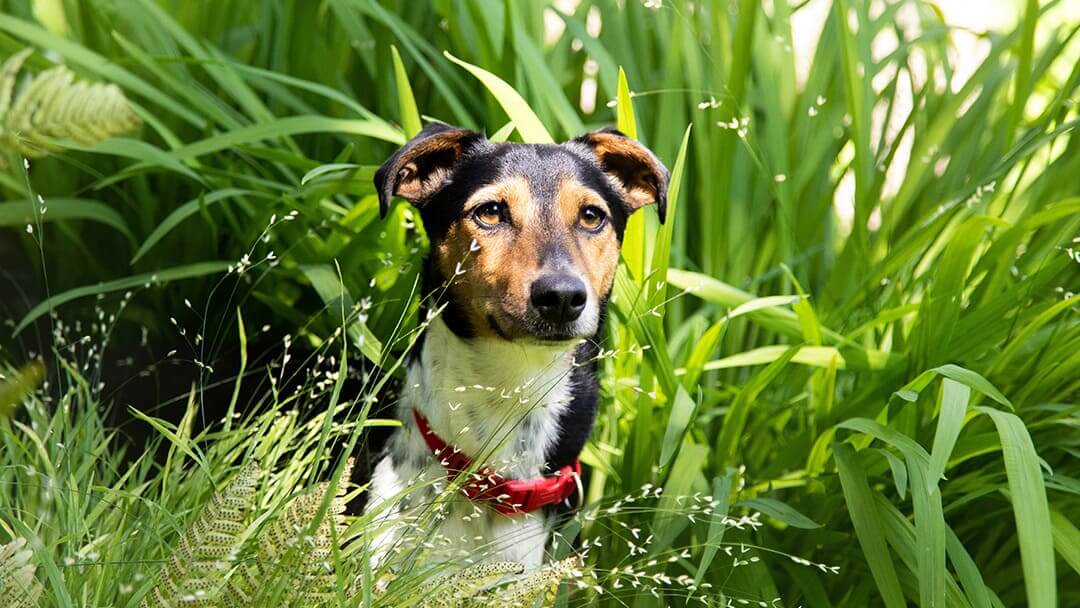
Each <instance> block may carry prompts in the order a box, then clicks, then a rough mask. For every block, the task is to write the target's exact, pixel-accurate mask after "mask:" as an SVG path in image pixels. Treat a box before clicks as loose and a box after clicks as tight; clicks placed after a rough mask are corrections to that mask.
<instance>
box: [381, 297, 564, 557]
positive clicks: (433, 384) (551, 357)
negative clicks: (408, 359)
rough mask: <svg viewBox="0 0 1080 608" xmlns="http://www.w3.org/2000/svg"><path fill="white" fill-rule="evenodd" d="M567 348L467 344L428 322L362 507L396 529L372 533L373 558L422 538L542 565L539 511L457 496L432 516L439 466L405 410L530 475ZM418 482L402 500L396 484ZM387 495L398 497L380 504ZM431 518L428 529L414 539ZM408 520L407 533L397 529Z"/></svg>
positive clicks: (558, 398) (540, 459)
mask: <svg viewBox="0 0 1080 608" xmlns="http://www.w3.org/2000/svg"><path fill="white" fill-rule="evenodd" d="M574 346H575V345H574V344H572V343H566V344H561V345H557V346H548V345H538V344H523V343H518V342H508V341H505V340H500V339H488V338H478V339H472V340H468V341H466V340H462V339H461V338H459V337H457V336H456V335H455V334H454V333H453V332H451V331H450V329H449V328H448V327H446V325H445V323H443V322H442V320H441V319H438V318H436V319H434V320H433V321H432V323H431V325H430V326H429V328H428V329H427V332H426V334H425V337H424V345H423V348H422V351H421V354H420V357H419V360H418V361H416V362H414V363H412V364H411V365H410V366H409V368H408V373H407V380H406V386H405V387H404V390H403V391H402V398H401V402H400V405H399V411H398V416H399V419H400V420H402V421H404V428H402V429H401V430H400V431H398V432H397V433H395V434H394V436H393V437H392V438H391V440H390V447H389V453H388V455H387V456H386V457H384V458H383V460H382V461H380V462H379V464H378V465H377V466H376V468H375V472H374V477H373V479H372V486H371V498H370V499H369V501H368V507H367V509H366V510H367V511H368V512H372V511H373V510H375V509H384V510H382V511H381V512H380V514H379V516H378V519H379V521H381V522H382V523H392V524H393V526H392V527H395V528H396V529H394V530H385V531H382V532H380V534H379V536H378V538H377V539H376V541H375V548H376V549H377V550H376V552H375V553H377V555H376V557H375V559H376V560H378V559H381V556H382V555H384V552H385V551H387V550H390V549H391V548H392V547H397V548H398V549H403V550H405V549H408V548H409V547H407V546H405V545H409V544H411V543H415V542H423V543H429V544H430V545H431V546H430V547H425V548H427V549H428V550H429V551H431V550H432V549H434V553H436V554H439V555H445V557H446V559H461V557H462V556H465V555H467V556H469V557H472V558H474V559H476V560H478V561H479V560H486V561H494V560H512V561H519V562H522V563H524V564H525V565H526V567H527V568H530V569H535V568H538V567H539V566H540V565H541V564H542V563H543V557H544V546H545V545H546V543H547V538H548V535H549V533H550V530H549V529H548V522H547V521H546V518H545V517H544V515H543V512H541V511H537V512H535V513H530V514H526V515H515V516H506V515H501V514H499V513H497V512H495V511H494V510H492V509H490V508H488V507H485V506H482V505H477V504H474V503H472V502H471V501H469V500H468V499H467V498H465V497H464V496H455V497H452V498H451V500H450V501H449V502H448V503H445V505H444V506H441V507H438V508H436V509H434V515H432V513H431V511H432V508H431V504H432V502H433V501H434V500H435V499H436V498H437V497H438V496H439V494H440V492H441V489H442V488H445V481H446V470H445V468H443V466H442V464H440V463H439V462H438V460H437V459H436V458H435V456H434V454H432V453H431V451H430V450H429V448H428V446H427V444H426V443H425V442H424V440H423V438H422V437H421V436H420V433H419V431H418V430H417V429H416V427H415V423H414V422H413V417H412V409H413V408H416V409H417V410H419V411H420V413H421V414H423V415H424V417H425V418H427V420H428V423H429V424H430V426H431V429H432V430H433V431H434V432H435V433H436V434H437V435H438V436H439V437H441V438H442V439H443V441H445V442H447V443H448V444H451V445H453V446H455V447H457V448H458V449H460V450H462V451H463V452H464V453H465V454H466V455H468V456H469V457H470V458H472V459H473V460H474V461H476V462H478V463H483V464H485V465H486V466H489V467H491V468H493V469H495V470H496V471H498V472H499V473H500V474H501V475H503V476H504V477H507V478H514V479H528V478H533V477H538V476H540V475H542V474H543V472H544V468H545V465H546V462H545V460H544V458H545V455H546V453H547V451H548V449H549V448H550V447H551V445H552V443H553V442H554V441H555V440H556V438H557V436H558V432H559V428H558V420H559V415H560V414H561V413H562V412H563V411H564V410H565V409H566V408H567V407H568V406H569V404H570V400H571V398H572V396H573V391H572V386H571V372H572V369H573V351H574ZM417 480H420V484H421V485H420V487H419V488H414V489H412V490H411V491H409V492H407V493H406V494H405V495H404V496H403V497H402V496H401V492H402V490H403V489H405V488H406V487H407V486H408V485H410V484H415V483H416V482H417ZM386 501H396V503H397V504H395V505H393V506H391V507H390V508H385V507H387V505H386V504H385V502H386ZM425 522H426V523H425ZM429 525H430V526H431V527H432V529H431V530H429V532H430V536H429V537H428V539H427V540H426V541H420V540H419V539H421V538H423V534H422V532H423V531H424V529H423V528H424V527H425V526H429ZM413 526H415V528H416V529H413V530H412V532H413V534H412V535H410V534H408V533H405V534H403V533H402V532H403V531H406V530H409V529H411V528H412V527H413ZM418 532H419V534H418ZM410 536H412V540H410Z"/></svg>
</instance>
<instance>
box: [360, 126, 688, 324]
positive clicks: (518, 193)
mask: <svg viewBox="0 0 1080 608" xmlns="http://www.w3.org/2000/svg"><path fill="white" fill-rule="evenodd" d="M667 184H668V172H667V169H665V168H664V166H663V165H662V164H661V163H660V161H658V160H657V159H656V157H655V156H654V155H653V154H652V153H651V152H649V150H647V149H646V148H645V147H644V146H642V145H641V144H639V143H637V142H636V141H634V140H632V139H630V138H628V137H626V136H625V135H623V134H622V133H619V132H618V131H615V130H604V131H598V132H595V133H588V134H586V135H583V136H581V137H579V138H577V139H575V140H573V141H569V142H566V143H564V144H561V145H549V144H512V143H495V142H491V141H488V140H487V139H486V138H485V137H484V136H483V135H481V134H479V133H476V132H474V131H468V130H465V129H457V128H452V127H447V126H445V125H437V124H433V125H429V126H428V127H427V128H425V129H424V130H423V131H422V132H420V134H418V135H417V136H416V137H415V138H413V139H412V140H411V141H409V142H408V143H406V144H405V145H404V146H403V147H402V148H401V149H400V150H398V151H397V152H396V153H395V154H394V155H393V156H391V157H390V159H389V160H387V161H386V163H385V164H383V166H382V167H380V168H379V170H378V171H377V172H376V173H375V187H376V189H377V191H378V195H379V206H380V210H381V212H382V213H383V214H384V215H385V214H386V212H387V210H388V209H389V206H390V199H391V197H393V196H399V197H401V198H404V199H406V200H408V201H410V202H412V203H413V204H414V205H415V206H416V207H417V208H418V209H419V210H420V216H421V218H422V220H423V222H424V227H425V229H426V230H427V233H428V237H429V239H430V241H431V253H430V255H429V258H428V261H427V264H426V266H425V273H426V274H427V275H428V276H425V282H426V284H427V285H429V286H442V285H448V287H447V288H446V289H447V292H446V293H447V297H446V298H445V301H446V303H447V308H446V310H445V312H444V316H445V318H446V320H447V324H448V325H449V326H450V328H451V329H452V330H453V331H454V332H455V333H457V334H458V335H460V336H462V337H465V338H472V337H490V338H502V339H506V340H527V341H537V342H564V341H570V340H575V339H578V338H583V337H589V336H592V335H594V334H595V333H596V332H597V329H598V327H599V323H600V318H601V314H602V312H603V311H602V308H603V306H604V302H605V301H606V299H607V296H608V293H609V292H610V291H611V285H612V281H613V280H614V277H615V268H616V265H617V263H618V260H619V248H620V246H621V244H622V236H623V231H624V230H625V228H626V221H627V218H628V217H629V216H630V214H631V213H633V212H634V211H636V210H638V209H640V208H641V207H643V206H645V205H648V204H650V203H653V202H655V203H656V204H657V208H658V211H659V214H660V221H663V220H664V213H665V211H666V202H667ZM432 275H434V276H432Z"/></svg>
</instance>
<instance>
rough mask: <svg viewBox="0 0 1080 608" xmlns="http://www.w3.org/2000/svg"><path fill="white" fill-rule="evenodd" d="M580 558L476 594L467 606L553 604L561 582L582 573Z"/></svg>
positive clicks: (529, 607)
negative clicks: (478, 594) (481, 593)
mask: <svg viewBox="0 0 1080 608" xmlns="http://www.w3.org/2000/svg"><path fill="white" fill-rule="evenodd" d="M580 567H581V560H580V559H579V558H577V557H568V558H566V559H564V560H562V561H558V562H555V563H553V564H548V565H546V566H544V567H543V568H541V569H540V570H538V571H537V572H535V573H533V574H530V575H529V576H525V577H522V578H519V579H516V580H514V581H512V582H510V583H509V584H507V585H505V586H502V587H499V588H496V589H493V590H491V591H489V592H487V593H485V594H483V595H480V596H476V597H474V598H473V599H472V600H470V601H469V602H468V603H467V604H465V606H467V607H468V608H481V607H489V606H490V607H498V608H533V607H534V606H536V605H537V604H541V605H544V606H547V605H551V604H552V603H553V602H554V601H555V594H556V592H557V591H558V590H559V584H560V583H562V582H563V581H564V580H566V579H567V578H571V577H580V576H581V571H580Z"/></svg>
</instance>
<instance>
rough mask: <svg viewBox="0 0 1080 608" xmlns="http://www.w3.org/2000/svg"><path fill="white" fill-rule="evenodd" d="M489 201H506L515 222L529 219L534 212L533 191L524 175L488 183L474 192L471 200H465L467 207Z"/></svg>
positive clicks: (467, 208)
mask: <svg viewBox="0 0 1080 608" xmlns="http://www.w3.org/2000/svg"><path fill="white" fill-rule="evenodd" d="M487 201H500V202H503V203H506V206H507V207H508V208H509V209H510V219H511V221H512V222H513V223H515V224H518V223H519V222H526V221H529V215H530V214H531V213H532V210H531V209H530V208H531V207H532V205H531V202H532V193H531V192H530V190H529V182H528V180H526V179H525V178H524V177H520V176H515V177H507V178H505V179H501V180H499V181H497V182H495V183H493V184H488V185H487V186H484V187H483V188H480V189H479V190H477V191H476V192H473V193H472V196H470V197H469V200H467V201H465V209H466V210H469V209H471V208H472V207H473V206H475V205H477V204H479V203H484V202H487Z"/></svg>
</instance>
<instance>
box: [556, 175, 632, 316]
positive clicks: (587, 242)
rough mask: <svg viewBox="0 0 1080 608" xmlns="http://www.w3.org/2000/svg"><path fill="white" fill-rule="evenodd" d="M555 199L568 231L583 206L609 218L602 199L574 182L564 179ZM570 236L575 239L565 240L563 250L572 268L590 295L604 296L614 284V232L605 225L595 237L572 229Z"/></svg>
mask: <svg viewBox="0 0 1080 608" xmlns="http://www.w3.org/2000/svg"><path fill="white" fill-rule="evenodd" d="M558 196H559V199H558V205H559V213H560V214H561V215H562V218H563V220H564V223H565V224H566V225H567V226H569V227H571V228H574V227H575V226H576V225H577V223H578V217H579V215H580V213H581V209H582V208H583V207H585V206H587V205H593V206H596V207H599V208H600V209H602V210H603V211H604V213H605V214H607V215H608V216H609V217H610V216H611V212H610V211H609V210H608V206H607V203H606V202H605V201H604V199H603V197H601V196H600V195H599V194H598V193H597V192H596V191H595V190H593V189H592V188H589V187H588V186H586V185H584V184H582V183H581V182H579V181H577V180H576V179H573V178H566V179H564V180H563V181H562V182H561V183H560V184H559V195H558ZM572 232H573V234H575V237H576V238H570V239H568V241H569V246H568V247H567V250H568V251H569V252H570V255H571V258H572V260H573V265H574V267H575V268H578V269H579V270H580V271H581V273H582V274H583V275H584V278H585V279H586V280H587V281H588V282H589V285H590V287H592V291H593V293H594V294H596V295H598V296H603V295H606V294H607V292H608V290H609V289H611V284H612V282H613V281H614V280H615V267H616V266H617V265H618V263H619V240H618V239H617V238H616V237H615V230H614V229H613V228H612V227H611V226H610V225H608V226H605V227H604V228H603V230H601V231H600V232H598V233H596V234H588V233H586V232H583V231H579V230H576V229H575V230H573V231H572Z"/></svg>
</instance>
